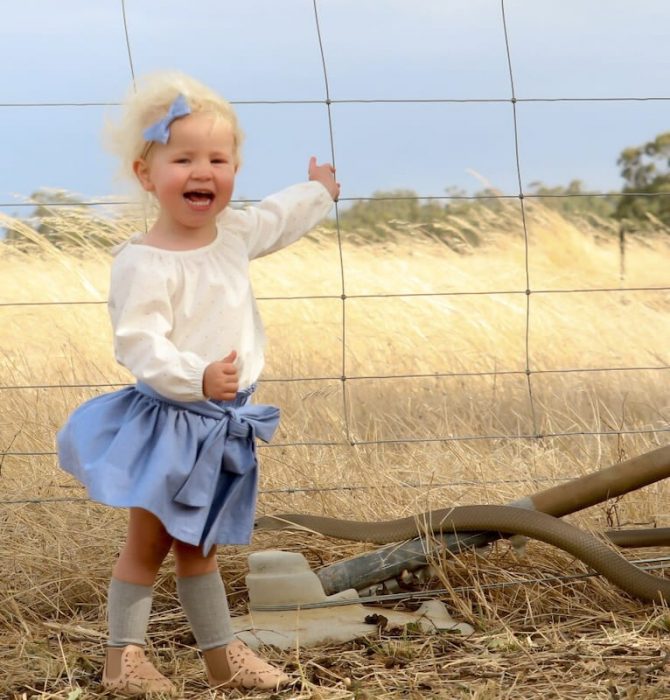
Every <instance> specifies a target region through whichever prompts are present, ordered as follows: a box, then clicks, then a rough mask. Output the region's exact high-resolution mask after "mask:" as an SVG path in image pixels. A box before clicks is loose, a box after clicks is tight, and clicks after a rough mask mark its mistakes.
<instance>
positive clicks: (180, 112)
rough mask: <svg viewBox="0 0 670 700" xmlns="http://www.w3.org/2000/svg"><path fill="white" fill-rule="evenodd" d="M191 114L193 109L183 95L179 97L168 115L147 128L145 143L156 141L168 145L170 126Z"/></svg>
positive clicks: (170, 107) (171, 106)
mask: <svg viewBox="0 0 670 700" xmlns="http://www.w3.org/2000/svg"><path fill="white" fill-rule="evenodd" d="M190 113H191V108H190V107H189V106H188V102H186V98H185V97H184V96H183V95H181V94H180V95H177V97H175V99H174V101H173V102H172V104H171V105H170V106H169V107H168V112H167V114H166V115H165V116H164V117H163V118H162V119H159V120H158V121H157V122H156V123H155V124H152V125H151V126H149V127H147V128H146V129H145V130H144V132H143V135H144V139H145V141H156V142H158V143H167V142H168V141H169V140H170V124H172V122H173V121H174V120H175V119H179V117H185V116H186V115H187V114H190Z"/></svg>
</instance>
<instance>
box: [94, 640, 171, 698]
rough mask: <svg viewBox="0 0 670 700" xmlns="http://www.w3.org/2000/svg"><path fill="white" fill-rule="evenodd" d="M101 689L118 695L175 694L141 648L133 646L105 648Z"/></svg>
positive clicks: (169, 683) (167, 681) (168, 682)
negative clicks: (105, 654)
mask: <svg viewBox="0 0 670 700" xmlns="http://www.w3.org/2000/svg"><path fill="white" fill-rule="evenodd" d="M102 686H103V688H105V690H111V691H113V692H115V693H117V694H119V695H139V694H141V693H163V694H165V695H173V694H174V693H175V692H176V688H175V686H174V685H173V684H172V683H171V682H170V681H169V680H168V679H167V678H166V677H165V676H164V675H163V674H162V673H160V672H159V671H158V669H157V668H156V667H155V666H154V665H153V664H152V663H151V661H149V659H147V657H146V655H145V654H144V649H143V648H142V647H140V646H136V645H135V644H129V645H128V646H125V647H107V656H106V658H105V668H104V669H103V671H102Z"/></svg>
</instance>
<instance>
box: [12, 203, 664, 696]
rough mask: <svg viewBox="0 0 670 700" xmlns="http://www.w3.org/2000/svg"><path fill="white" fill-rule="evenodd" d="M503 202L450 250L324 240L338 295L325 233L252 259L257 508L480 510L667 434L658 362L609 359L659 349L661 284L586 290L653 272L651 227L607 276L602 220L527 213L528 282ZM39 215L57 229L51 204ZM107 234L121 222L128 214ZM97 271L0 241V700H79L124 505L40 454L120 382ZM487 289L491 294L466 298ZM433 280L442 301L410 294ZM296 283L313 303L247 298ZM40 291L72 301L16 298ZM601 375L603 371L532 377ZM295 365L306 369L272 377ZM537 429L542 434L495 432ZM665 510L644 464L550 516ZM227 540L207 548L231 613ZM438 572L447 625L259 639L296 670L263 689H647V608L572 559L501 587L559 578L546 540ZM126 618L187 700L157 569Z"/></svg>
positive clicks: (608, 252) (633, 515)
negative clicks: (258, 378) (106, 500)
mask: <svg viewBox="0 0 670 700" xmlns="http://www.w3.org/2000/svg"><path fill="white" fill-rule="evenodd" d="M518 214H519V212H518V209H517V208H516V207H515V206H514V205H509V206H508V207H506V208H504V209H503V211H501V212H500V213H498V214H497V215H491V214H486V216H485V215H484V213H483V214H482V217H481V220H480V221H478V222H477V224H476V228H477V233H478V235H479V236H480V237H481V239H482V244H481V246H479V247H478V248H475V249H468V248H465V249H463V250H462V251H461V252H459V253H456V252H454V251H453V250H452V248H450V247H449V246H446V245H444V244H443V243H440V242H439V241H438V240H436V239H435V238H434V237H431V236H429V235H426V234H425V233H423V232H422V231H421V230H420V229H418V228H415V229H409V227H408V231H407V233H406V234H405V235H403V236H400V237H399V238H397V239H396V240H394V241H392V242H391V241H389V242H386V243H375V244H362V243H361V241H360V237H358V236H356V235H355V234H353V233H349V234H345V235H344V239H343V250H342V255H343V260H344V285H345V286H344V291H345V293H346V295H347V299H346V301H345V302H344V303H343V301H342V299H340V298H339V295H341V294H342V291H343V290H342V282H341V272H340V257H339V250H338V246H337V243H336V241H335V236H334V234H332V233H328V232H320V233H318V234H317V235H315V236H313V237H310V239H308V240H304V241H302V242H301V243H299V244H298V245H296V246H294V247H292V248H291V249H289V250H286V251H283V252H281V253H278V254H276V255H273V256H270V257H268V258H265V259H262V260H260V261H258V262H257V263H255V267H254V278H255V287H256V292H257V295H258V296H259V297H261V299H262V300H261V302H260V305H261V312H262V313H263V316H264V318H265V322H266V326H267V331H268V336H269V349H268V362H267V369H266V373H265V379H266V380H273V381H266V382H265V383H264V384H263V385H262V386H261V389H260V392H259V394H260V397H259V398H260V400H262V401H268V402H274V403H277V404H278V405H280V406H281V407H282V411H283V422H282V426H281V428H280V431H279V434H278V435H277V437H276V439H275V443H276V445H275V446H274V447H272V446H271V447H268V448H263V450H262V458H263V477H262V488H263V491H264V492H263V494H262V495H261V498H260V502H259V511H260V512H276V511H290V510H297V511H304V512H319V513H326V514H332V515H340V516H343V517H344V516H350V517H356V518H360V519H375V518H388V517H392V516H393V515H398V516H404V515H407V514H410V513H414V512H417V511H422V510H426V509H428V508H432V507H438V506H444V505H447V504H469V503H504V502H506V501H510V500H513V499H515V498H518V497H519V496H520V495H524V494H532V493H534V492H536V491H539V490H541V489H543V488H546V487H547V486H549V485H552V484H553V483H554V482H553V481H552V480H555V479H563V478H569V477H575V476H579V475H583V474H585V473H587V472H589V471H592V470H595V469H598V468H601V467H606V466H608V465H610V464H612V463H615V462H617V461H619V460H621V459H622V458H627V457H631V456H634V455H636V454H640V453H642V452H645V451H647V450H650V449H653V448H654V447H656V446H658V445H660V444H664V442H666V441H667V437H666V436H667V433H665V432H636V431H650V430H651V431H653V430H657V431H663V430H667V427H668V424H669V422H670V421H669V414H670V405H669V399H668V396H669V395H670V392H669V391H668V388H669V387H668V384H669V383H668V376H669V375H668V371H667V370H653V369H638V370H631V369H625V368H631V367H658V366H667V365H670V357H669V356H668V347H670V324H668V322H667V319H668V311H669V310H670V300H669V298H668V292H667V290H665V291H633V292H619V291H608V292H599V291H585V290H588V289H612V290H617V289H618V288H619V287H620V286H621V285H622V284H623V286H625V287H650V286H651V287H654V286H656V287H662V286H665V287H667V286H668V269H669V265H668V259H669V258H668V253H669V251H670V246H669V245H668V240H669V239H668V235H667V233H668V232H667V231H659V232H658V233H657V234H656V235H649V236H647V237H646V238H644V239H638V240H633V241H631V242H629V245H628V249H627V258H626V278H625V280H623V282H622V281H621V279H620V261H619V253H618V241H617V240H616V237H615V236H614V235H611V234H608V233H607V231H604V232H603V230H602V229H595V228H591V227H590V226H589V225H587V224H584V225H580V226H576V225H574V224H571V223H569V222H567V221H565V220H563V219H561V218H560V217H559V216H557V215H556V214H553V213H551V212H549V211H547V210H544V209H541V208H539V207H534V208H531V211H530V212H529V224H528V229H529V239H528V243H529V248H528V250H529V258H528V275H529V285H530V289H531V290H532V293H531V294H530V297H529V298H527V296H526V294H524V293H523V292H524V290H525V289H526V287H527V281H526V262H525V259H526V258H525V246H524V238H523V235H522V230H521V227H520V223H519V221H520V220H519V216H518ZM2 223H3V222H2V221H0V225H2ZM79 223H81V222H79ZM55 224H58V222H57V221H56V222H55ZM60 225H61V226H62V229H63V230H64V231H67V230H72V228H73V227H77V226H78V225H79V224H78V222H77V220H76V219H72V217H70V218H68V217H67V216H63V219H62V221H61V224H60ZM82 225H83V223H82ZM86 225H87V226H89V227H90V224H88V223H87V224H86ZM463 225H466V222H464V223H463ZM467 225H472V224H467ZM115 227H116V230H117V233H118V235H119V236H124V235H126V234H127V233H128V231H129V230H131V229H132V228H133V227H134V223H133V222H132V221H122V222H117V223H116V224H115ZM452 233H453V231H452ZM26 234H29V231H26ZM108 267H109V257H108V255H107V254H106V253H104V252H101V251H100V250H98V249H96V248H94V247H93V246H91V247H89V248H79V249H76V250H73V251H72V252H64V251H63V250H58V249H55V248H53V247H51V246H49V245H48V244H46V243H44V242H43V241H41V240H40V239H38V238H33V243H32V244H31V245H29V246H16V245H12V246H10V245H7V244H5V245H3V246H2V247H1V248H0V279H2V297H1V299H0V302H1V303H2V304H3V305H2V306H0V319H1V320H0V397H1V398H2V403H1V404H0V450H2V451H5V450H7V451H9V452H12V453H29V454H17V455H8V456H6V457H5V458H4V459H2V458H1V457H0V460H1V461H0V470H1V471H0V484H1V485H2V496H1V500H2V501H3V503H2V505H1V508H0V522H1V523H2V530H1V533H2V539H1V541H2V545H1V546H0V571H1V572H2V574H1V575H0V600H1V603H2V604H1V605H0V697H2V698H32V697H34V698H44V699H46V698H54V699H56V698H58V700H66V699H67V700H75V699H76V698H97V697H102V696H101V695H100V694H99V691H98V685H97V682H98V680H99V672H100V667H101V663H102V657H103V644H104V635H105V620H104V603H105V594H106V586H107V583H108V578H109V572H110V568H111V563H112V561H113V559H114V557H115V555H116V552H117V549H118V546H119V543H120V542H121V540H122V537H123V529H124V521H125V514H124V513H123V512H120V511H115V510H112V509H107V508H104V507H101V506H98V505H95V504H92V503H90V502H88V501H87V500H86V499H85V498H84V493H83V491H82V490H81V488H80V487H79V486H78V485H77V484H76V483H75V482H74V481H73V480H72V479H70V478H69V477H68V476H67V475H66V474H65V473H63V472H61V471H59V469H58V468H57V466H56V464H55V459H54V456H53V454H52V451H53V438H54V433H55V431H56V430H57V428H58V427H59V426H60V425H61V424H62V422H63V421H64V420H65V418H66V416H67V414H68V413H69V411H71V410H72V409H73V408H74V407H75V406H76V405H77V404H79V403H80V402H81V401H82V400H84V399H85V398H88V397H90V396H92V395H93V394H95V393H99V392H101V391H106V390H108V387H107V385H109V384H115V383H123V382H127V381H129V377H128V375H127V374H126V373H125V371H123V370H122V369H121V368H119V367H118V366H117V365H116V364H115V362H114V359H113V356H112V352H111V344H110V331H109V327H108V320H107V316H106V309H105V304H104V300H105V295H106V283H107V274H108ZM542 290H582V291H569V292H567V293H556V292H555V291H554V292H551V293H542ZM487 291H496V292H498V293H497V294H493V295H490V294H472V292H487ZM435 292H440V293H445V295H444V296H421V295H422V294H425V293H435ZM465 292H468V293H469V294H464V293H465ZM399 294H400V295H405V296H388V295H399ZM361 295H376V296H373V297H367V298H363V297H362V296H361ZM303 296H311V297H320V296H333V297H335V298H327V299H323V298H311V299H294V298H290V299H287V298H283V299H269V297H303ZM48 301H61V302H63V301H72V302H87V303H85V304H82V303H79V304H61V305H56V306H49V305H39V304H37V303H36V302H48ZM527 302H529V308H527ZM13 304H15V305H13ZM343 313H344V314H345V319H344V320H345V324H344V325H345V327H346V335H345V337H344V339H343V334H342V330H343ZM527 317H528V318H529V330H528V346H527V347H526V321H527ZM343 340H344V344H343ZM343 347H344V350H345V351H344V357H343ZM527 349H528V355H527V352H526V351H527ZM527 360H528V366H529V367H530V369H531V370H533V371H540V372H539V373H537V374H532V375H531V387H532V397H533V398H532V410H531V402H530V399H529V392H528V382H527V380H526V376H525V374H523V372H524V370H525V369H526V366H527V365H526V362H527ZM606 368H619V370H618V371H608V372H603V371H596V372H588V373H587V372H579V371H574V372H563V373H559V372H555V371H553V370H578V369H606ZM343 372H344V373H345V374H346V376H347V377H348V380H347V381H346V382H345V383H343V382H342V381H341V380H340V379H339V377H340V376H341V375H342V374H343ZM417 375H419V376H417ZM445 375H446V376H445ZM301 378H312V379H311V380H309V381H290V380H292V379H293V380H295V379H301ZM91 384H92V385H100V386H99V387H98V388H91V387H90V386H87V385H91ZM53 385H57V386H56V387H55V388H54V387H53ZM60 385H74V386H67V387H63V386H60ZM49 386H51V388H35V387H49ZM343 391H346V395H344V396H343ZM345 408H346V410H345ZM594 432H595V433H612V434H611V435H609V434H608V435H605V434H600V435H591V434H590V433H594ZM538 434H539V435H544V436H547V435H553V436H551V437H542V438H529V439H513V437H510V436H514V435H528V436H533V435H538ZM482 436H484V437H485V439H482ZM434 438H461V439H456V440H453V439H452V440H442V441H441V440H434ZM351 441H354V442H358V443H362V444H357V445H354V446H352V445H351V444H350V443H351ZM396 441H397V442H396ZM295 443H304V444H295ZM42 453H44V454H42ZM345 486H346V487H349V488H347V489H342V488H338V487H345ZM287 490H292V491H291V492H290V493H289V492H287ZM48 499H55V500H52V501H49V500H48ZM62 499H65V500H62ZM31 501H40V502H31ZM667 503H668V487H667V486H666V485H665V484H663V483H660V484H656V485H654V486H651V487H648V488H646V489H643V490H641V491H639V492H636V493H633V494H630V495H628V496H626V497H624V498H622V499H619V500H618V501H616V502H611V503H607V504H604V505H603V506H601V507H595V508H592V509H590V510H589V511H587V512H585V513H583V514H580V515H578V516H573V517H572V518H571V520H572V521H573V522H577V523H580V524H582V525H584V526H586V527H589V528H593V529H602V528H603V527H607V526H609V525H633V524H647V525H659V526H667V525H670V522H668V521H669V520H670V516H669V513H668V508H667ZM274 546H280V547H282V548H285V549H288V550H293V551H300V552H302V553H304V554H305V555H306V556H307V557H308V559H309V560H310V562H311V563H312V564H313V565H314V566H318V565H320V564H322V563H331V562H333V561H336V560H339V559H341V558H343V557H346V556H349V555H351V554H354V553H357V552H362V551H364V550H365V549H369V547H366V546H363V545H356V544H351V543H341V542H332V541H327V540H326V539H325V538H320V537H316V536H314V537H309V536H306V535H303V534H295V533H293V534H291V533H287V534H282V535H274V534H269V533H259V535H258V536H257V537H256V538H255V541H254V543H253V545H252V547H251V549H265V548H268V547H274ZM249 551H250V549H249V548H235V549H233V550H232V551H226V552H225V553H223V552H222V553H221V555H220V564H221V570H222V572H223V574H224V577H225V579H226V582H227V585H228V588H229V591H230V600H231V606H232V608H233V610H234V612H237V613H242V612H243V611H244V609H245V585H244V574H245V570H246V557H247V555H248V553H249ZM637 554H638V555H643V554H645V555H646V554H648V553H646V552H638V553H637ZM439 570H440V575H439V577H438V579H437V580H436V581H434V582H433V584H432V585H433V586H438V587H443V586H450V587H453V588H454V589H459V590H454V592H453V593H451V594H449V595H446V596H444V600H445V602H446V604H447V605H448V606H449V607H450V609H451V610H452V612H453V614H454V616H455V617H457V618H459V619H461V620H464V621H468V622H470V623H471V624H472V625H474V627H475V629H476V632H475V634H474V635H473V636H472V637H471V638H469V639H462V638H457V637H454V636H452V635H433V636H429V635H423V634H422V635H419V634H417V633H415V632H413V631H411V630H406V631H404V632H400V633H399V632H394V631H388V630H381V631H379V632H377V633H375V634H373V635H371V637H370V638H369V639H367V640H360V641H357V642H352V643H350V644H345V645H339V646H329V645H326V646H323V647H321V648H317V649H306V648H301V649H299V650H294V651H292V652H287V653H279V652H276V651H272V650H268V654H269V656H270V657H271V658H274V659H275V660H276V661H278V662H280V663H285V664H286V665H287V667H288V668H289V669H291V670H292V672H293V673H294V674H295V675H296V676H297V677H300V678H301V682H300V683H299V684H298V686H296V689H294V690H292V691H286V692H284V693H282V694H280V696H281V697H285V698H289V697H295V698H321V699H323V700H335V699H339V698H357V699H359V700H362V699H372V698H470V699H472V700H475V699H476V700H494V699H498V698H515V699H518V698H538V697H543V698H580V699H581V698H618V699H621V700H623V699H624V698H626V699H629V700H632V699H633V698H635V699H636V700H637V699H646V698H668V697H670V682H669V681H668V676H667V665H666V654H667V650H668V641H667V634H668V630H669V629H670V613H668V612H667V611H665V610H663V609H661V608H654V607H652V606H650V605H645V604H642V603H640V602H638V601H634V600H631V599H629V598H627V597H625V596H624V595H622V594H620V593H619V592H618V591H617V590H615V589H614V588H613V587H612V586H611V585H610V584H609V583H608V582H606V581H602V580H599V579H597V578H587V579H577V580H572V581H570V580H568V581H556V582H553V583H546V582H544V583H521V584H520V583H518V582H519V581H521V582H524V581H529V580H531V579H536V578H543V577H546V576H554V575H561V574H573V573H574V574H579V573H583V572H584V567H583V566H581V565H580V564H579V562H575V561H572V560H571V559H570V558H569V557H567V555H564V554H563V553H561V552H557V551H554V550H551V549H549V548H548V547H545V546H543V545H537V544H534V543H531V544H530V545H529V546H528V553H527V555H526V557H525V558H522V559H520V558H518V557H517V556H516V555H515V554H514V552H513V551H512V550H511V549H510V548H509V547H508V546H507V545H506V544H504V543H498V544H497V545H496V546H495V547H494V548H493V550H492V552H491V553H490V555H489V556H488V557H487V558H483V557H481V556H479V555H474V554H473V555H467V556H462V557H459V558H457V559H455V558H454V559H447V560H444V558H443V559H442V560H441V561H440V566H439ZM492 584H507V585H504V586H499V587H489V586H490V585H492ZM461 588H462V590H461ZM334 614H337V609H334ZM150 635H151V644H152V647H153V651H154V652H155V653H156V655H157V656H158V658H159V659H160V662H161V666H162V667H163V668H165V669H167V671H168V672H169V673H170V675H172V676H173V677H174V678H175V679H177V680H178V681H179V682H180V683H181V684H182V688H183V696H184V697H186V698H209V697H210V693H209V691H207V690H206V689H205V685H204V682H203V674H202V671H201V668H200V665H199V661H198V659H197V654H196V652H195V651H194V648H193V640H192V637H191V636H190V632H189V630H188V627H187V625H186V622H185V620H184V618H183V616H182V614H181V612H180V610H179V607H178V604H177V601H176V598H175V594H174V576H173V572H172V570H171V567H170V564H169V563H168V565H167V566H166V567H165V568H164V570H163V572H162V574H161V578H160V580H159V583H158V587H157V595H156V598H155V607H154V615H153V617H152V623H151V629H150ZM230 697H235V693H231V694H230ZM247 697H253V696H252V695H248V696H247Z"/></svg>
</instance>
